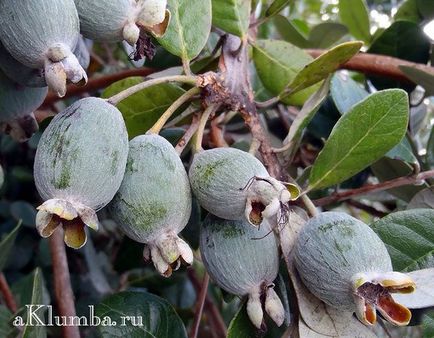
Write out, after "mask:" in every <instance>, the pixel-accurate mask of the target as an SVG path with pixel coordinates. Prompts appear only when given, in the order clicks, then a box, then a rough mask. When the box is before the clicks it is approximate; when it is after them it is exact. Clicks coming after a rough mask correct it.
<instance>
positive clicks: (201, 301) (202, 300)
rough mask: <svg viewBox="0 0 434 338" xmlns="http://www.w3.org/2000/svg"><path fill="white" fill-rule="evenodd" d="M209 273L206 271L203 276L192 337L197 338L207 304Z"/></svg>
mask: <svg viewBox="0 0 434 338" xmlns="http://www.w3.org/2000/svg"><path fill="white" fill-rule="evenodd" d="M208 285H209V275H208V274H207V273H206V272H205V275H204V276H203V281H202V286H201V289H200V293H199V295H198V297H197V303H196V310H195V312H194V320H193V326H192V328H191V333H190V338H197V334H198V333H199V326H200V319H201V318H202V313H203V307H204V305H205V300H206V295H207V293H208Z"/></svg>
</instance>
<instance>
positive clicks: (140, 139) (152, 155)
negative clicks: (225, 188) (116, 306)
mask: <svg viewBox="0 0 434 338" xmlns="http://www.w3.org/2000/svg"><path fill="white" fill-rule="evenodd" d="M110 211H111V214H112V215H113V218H114V219H115V220H116V222H117V223H118V224H119V226H120V227H121V228H122V230H123V231H124V232H125V234H126V235H127V236H128V237H130V238H132V239H134V240H135V241H138V242H141V243H145V244H146V246H145V250H144V257H145V259H146V260H152V262H153V263H154V265H155V267H156V269H157V270H158V271H159V272H160V273H161V274H162V275H164V276H169V275H170V274H171V272H172V270H173V269H177V268H178V267H179V265H180V263H181V259H182V261H183V262H186V263H187V264H191V263H192V260H193V253H192V251H191V249H190V248H189V247H188V245H187V243H185V242H184V241H183V240H182V239H181V238H179V237H178V233H179V232H180V231H181V230H182V229H183V228H184V227H185V226H186V224H187V222H188V219H189V217H190V213H191V192H190V184H189V182H188V177H187V173H186V171H185V168H184V165H183V163H182V161H181V159H180V158H179V156H178V154H177V153H176V151H175V149H174V148H173V146H172V145H171V144H170V143H169V142H168V141H167V140H166V139H164V138H163V137H161V136H159V135H141V136H137V137H135V138H134V139H133V140H131V142H130V151H129V155H128V161H127V168H126V171H125V176H124V179H123V181H122V185H121V187H120V189H119V191H118V193H117V194H116V196H115V198H114V199H113V201H112V203H111V204H110Z"/></svg>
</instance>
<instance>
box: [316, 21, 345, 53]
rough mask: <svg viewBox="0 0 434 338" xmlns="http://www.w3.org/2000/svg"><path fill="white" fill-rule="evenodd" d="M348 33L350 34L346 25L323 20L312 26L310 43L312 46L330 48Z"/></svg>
mask: <svg viewBox="0 0 434 338" xmlns="http://www.w3.org/2000/svg"><path fill="white" fill-rule="evenodd" d="M346 34H348V28H347V27H346V26H344V25H342V24H340V23H336V22H323V23H320V24H319V25H316V26H315V27H313V28H312V31H311V32H310V34H309V40H308V45H309V47H310V48H329V47H330V46H331V45H333V44H335V43H336V42H338V41H339V40H340V39H342V38H343V37H344V36H345V35H346Z"/></svg>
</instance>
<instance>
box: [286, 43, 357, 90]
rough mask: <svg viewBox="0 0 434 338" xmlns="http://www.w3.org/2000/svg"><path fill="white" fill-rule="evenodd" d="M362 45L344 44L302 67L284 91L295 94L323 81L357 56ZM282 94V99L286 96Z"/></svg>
mask: <svg viewBox="0 0 434 338" xmlns="http://www.w3.org/2000/svg"><path fill="white" fill-rule="evenodd" d="M362 45H363V43H362V42H359V41H355V42H345V43H342V44H340V45H338V46H336V47H334V48H332V49H330V50H328V51H327V52H325V53H324V54H322V55H321V56H319V57H318V58H316V59H315V60H313V61H312V62H311V63H309V64H307V65H306V66H304V68H303V69H302V70H301V71H300V72H299V73H298V74H297V75H296V76H295V78H294V79H293V80H292V82H291V83H290V84H289V85H288V87H287V88H286V89H285V92H286V91H288V92H289V93H296V92H298V91H300V90H303V89H305V88H308V87H310V86H312V85H314V84H316V83H318V82H320V81H322V80H324V79H325V78H326V77H327V76H329V74H331V73H333V72H335V71H336V70H337V69H338V68H339V66H340V65H341V64H343V63H345V62H347V61H348V60H349V59H351V58H352V57H353V56H354V55H355V54H357V53H358V52H359V50H360V48H361V47H362ZM282 94H283V95H281V96H282V97H284V96H286V95H285V94H284V93H282Z"/></svg>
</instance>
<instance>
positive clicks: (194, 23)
mask: <svg viewBox="0 0 434 338" xmlns="http://www.w3.org/2000/svg"><path fill="white" fill-rule="evenodd" d="M168 8H169V10H170V12H171V13H172V18H171V20H170V24H169V26H168V27H167V30H166V33H165V34H164V36H162V37H159V38H157V40H158V42H159V43H160V44H161V45H162V46H163V47H164V48H165V49H167V50H168V51H169V52H170V53H172V54H175V55H177V56H179V57H180V58H181V59H183V60H186V61H189V60H191V59H193V58H195V57H196V56H198V55H199V53H200V52H201V50H202V49H203V47H204V46H205V44H206V42H207V40H208V36H209V33H210V31H211V0H169V1H168Z"/></svg>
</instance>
